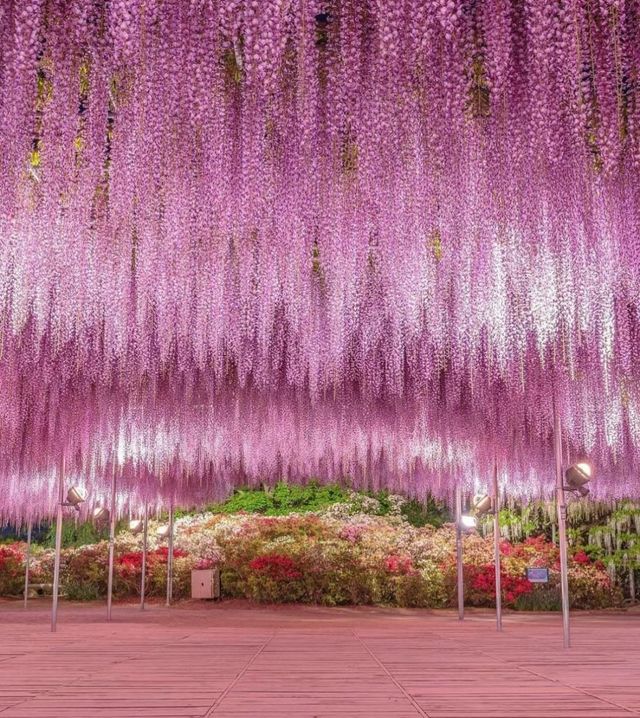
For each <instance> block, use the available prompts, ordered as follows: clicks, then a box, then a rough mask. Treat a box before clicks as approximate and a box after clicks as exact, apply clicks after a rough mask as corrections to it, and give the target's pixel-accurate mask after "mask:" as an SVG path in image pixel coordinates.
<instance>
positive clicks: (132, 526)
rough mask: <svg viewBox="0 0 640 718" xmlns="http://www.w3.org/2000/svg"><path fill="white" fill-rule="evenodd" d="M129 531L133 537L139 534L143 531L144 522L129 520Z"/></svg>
mask: <svg viewBox="0 0 640 718" xmlns="http://www.w3.org/2000/svg"><path fill="white" fill-rule="evenodd" d="M129 531H131V533H132V534H133V535H134V536H137V535H138V534H141V533H142V532H143V531H144V521H143V520H142V519H131V521H129Z"/></svg>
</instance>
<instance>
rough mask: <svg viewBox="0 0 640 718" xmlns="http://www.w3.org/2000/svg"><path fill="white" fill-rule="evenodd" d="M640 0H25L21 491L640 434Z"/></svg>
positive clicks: (611, 490)
mask: <svg viewBox="0 0 640 718" xmlns="http://www.w3.org/2000/svg"><path fill="white" fill-rule="evenodd" d="M639 171H640V0H0V181H1V183H2V186H1V188H0V262H1V266H2V275H1V277H0V290H1V291H0V318H1V320H2V325H1V332H2V334H1V339H2V358H1V360H0V386H1V388H2V392H1V397H2V399H1V401H0V494H1V495H2V497H3V498H2V501H1V502H0V503H1V509H0V518H1V517H2V516H4V517H9V516H10V517H22V516H24V515H25V514H26V513H27V512H28V511H31V510H32V511H35V512H36V513H37V512H46V511H49V510H50V509H51V506H52V505H53V499H52V492H53V486H52V476H53V473H54V471H55V466H56V464H57V463H58V462H59V461H60V458H61V456H62V455H64V456H65V458H66V461H67V465H68V466H70V467H72V468H71V469H70V470H71V471H75V472H78V475H82V476H84V477H85V480H87V481H90V482H91V484H92V486H93V487H94V490H95V491H97V492H99V491H101V490H102V489H103V487H104V485H105V482H106V481H108V476H109V473H110V468H109V465H110V463H111V462H112V461H114V460H116V459H118V460H119V466H120V467H121V471H122V473H123V477H124V480H125V481H126V482H127V483H126V485H127V486H128V487H129V491H130V495H131V501H133V502H135V501H138V500H140V499H141V498H146V499H149V498H151V496H156V495H157V496H160V497H161V498H162V497H164V498H167V497H168V496H169V495H175V496H176V497H180V499H181V500H195V499H200V498H205V497H207V496H216V495H217V496H219V495H221V494H223V493H224V492H225V491H227V490H228V489H229V488H230V487H231V486H233V485H234V484H237V483H242V482H246V481H258V480H263V479H264V480H269V479H271V478H273V477H275V476H277V475H282V474H284V475H288V476H290V477H291V478H292V480H295V479H303V478H304V477H307V476H310V475H319V476H322V477H327V478H332V477H333V478H335V477H336V476H338V475H345V474H348V475H349V476H351V477H352V480H353V481H354V482H355V483H357V484H359V485H379V486H389V487H392V488H395V489H398V488H402V487H404V489H405V490H409V491H411V492H413V493H416V494H422V493H424V492H425V491H426V490H432V491H435V492H436V493H444V492H446V491H448V490H449V489H450V487H451V485H452V483H453V482H454V481H459V480H464V481H465V482H466V483H467V485H470V486H471V485H472V484H473V482H475V481H477V480H481V479H482V477H483V476H486V475H487V472H488V471H489V467H490V466H491V464H492V462H493V460H494V456H496V454H497V455H498V458H499V462H500V465H501V466H502V471H503V477H504V480H505V481H508V482H509V485H510V487H511V488H512V490H513V491H517V492H520V493H525V494H530V493H538V492H539V491H540V490H542V489H543V488H544V486H545V484H549V480H550V476H549V468H548V467H549V459H550V451H549V441H550V427H551V422H550V416H551V406H552V402H553V401H555V402H556V405H557V407H558V410H559V411H560V413H561V415H562V418H563V422H564V425H565V430H566V440H567V446H568V449H569V452H570V455H574V456H577V455H580V454H583V453H587V454H589V455H590V456H591V457H593V458H594V460H595V461H596V462H597V464H598V467H599V477H600V478H599V480H598V481H597V482H596V486H597V490H598V491H599V492H600V493H602V494H613V495H616V494H618V495H619V494H624V493H633V492H636V493H637V491H638V489H639V488H640V481H638V479H637V464H638V462H637V459H636V456H637V451H638V447H639V445H640V391H639V388H638V379H639V378H640V362H639V352H638V346H639V345H638V339H639V337H640V324H639V320H638V316H637V312H638V308H639V302H640V174H639Z"/></svg>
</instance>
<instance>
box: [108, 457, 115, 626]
mask: <svg viewBox="0 0 640 718" xmlns="http://www.w3.org/2000/svg"><path fill="white" fill-rule="evenodd" d="M115 543H116V464H115V459H114V462H113V469H112V474H111V514H110V516H109V573H108V576H107V621H110V620H111V605H112V603H113V555H114V550H115Z"/></svg>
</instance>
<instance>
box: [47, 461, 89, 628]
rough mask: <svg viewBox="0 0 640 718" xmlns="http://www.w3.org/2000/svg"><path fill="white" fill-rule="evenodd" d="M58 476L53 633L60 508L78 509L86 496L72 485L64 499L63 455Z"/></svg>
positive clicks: (53, 611)
mask: <svg viewBox="0 0 640 718" xmlns="http://www.w3.org/2000/svg"><path fill="white" fill-rule="evenodd" d="M58 470H59V476H58V507H57V512H56V555H55V560H54V564H53V600H52V603H51V632H52V633H55V632H56V628H57V624H58V593H59V590H60V555H61V553H62V509H63V507H65V506H72V507H73V508H74V509H75V510H76V511H80V504H81V503H82V502H83V501H84V500H85V499H86V498H87V495H86V492H85V491H84V490H83V489H80V488H77V487H75V486H72V487H71V488H70V489H69V491H68V492H67V500H66V501H65V500H64V474H65V468H64V457H63V458H62V459H61V461H60V466H59V469H58Z"/></svg>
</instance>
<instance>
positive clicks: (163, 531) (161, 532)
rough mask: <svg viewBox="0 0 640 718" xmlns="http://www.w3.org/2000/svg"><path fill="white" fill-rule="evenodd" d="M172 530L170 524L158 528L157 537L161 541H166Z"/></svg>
mask: <svg viewBox="0 0 640 718" xmlns="http://www.w3.org/2000/svg"><path fill="white" fill-rule="evenodd" d="M169 531H170V528H169V526H168V524H165V525H164V526H158V528H157V529H156V536H157V537H158V538H159V539H166V538H167V537H168V536H169Z"/></svg>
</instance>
